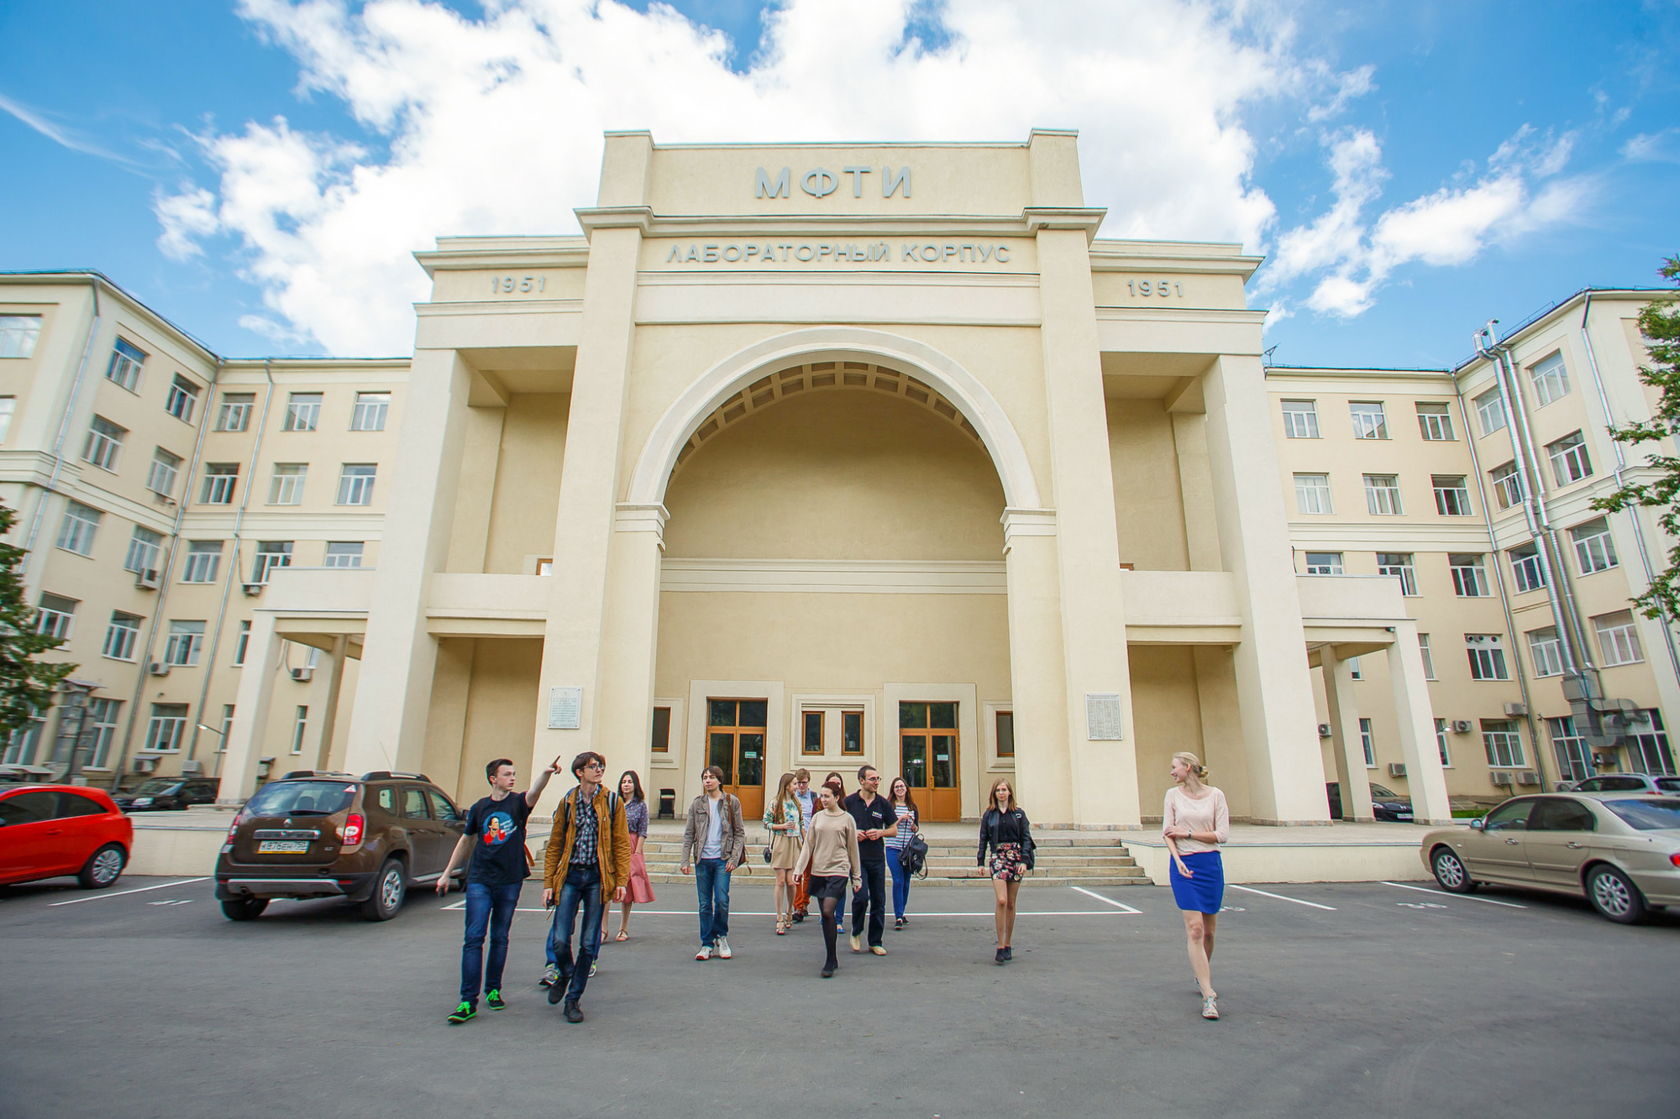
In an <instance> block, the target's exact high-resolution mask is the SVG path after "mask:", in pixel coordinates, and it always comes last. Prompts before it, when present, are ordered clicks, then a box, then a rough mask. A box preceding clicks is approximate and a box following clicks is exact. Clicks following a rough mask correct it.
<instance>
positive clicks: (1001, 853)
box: [991, 843, 1027, 882]
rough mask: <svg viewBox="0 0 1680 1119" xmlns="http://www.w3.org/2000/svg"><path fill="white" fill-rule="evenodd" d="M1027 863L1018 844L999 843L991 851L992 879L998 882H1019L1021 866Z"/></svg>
mask: <svg viewBox="0 0 1680 1119" xmlns="http://www.w3.org/2000/svg"><path fill="white" fill-rule="evenodd" d="M1026 861H1027V856H1026V855H1025V854H1023V853H1022V851H1021V845H1020V844H1019V843H999V844H998V845H997V847H996V849H994V850H993V851H992V862H991V869H992V877H993V878H994V879H996V880H997V881H999V882H1019V881H1020V880H1021V878H1022V877H1023V875H1022V873H1021V865H1022V864H1023V863H1025V862H1026Z"/></svg>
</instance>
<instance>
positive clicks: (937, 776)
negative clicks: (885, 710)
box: [898, 703, 962, 820]
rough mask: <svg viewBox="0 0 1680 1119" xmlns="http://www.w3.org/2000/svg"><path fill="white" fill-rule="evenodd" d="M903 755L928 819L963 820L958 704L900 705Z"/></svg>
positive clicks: (907, 781) (909, 781)
mask: <svg viewBox="0 0 1680 1119" xmlns="http://www.w3.org/2000/svg"><path fill="white" fill-rule="evenodd" d="M898 742H899V758H900V759H901V765H902V766H903V771H902V772H903V776H904V783H905V784H907V785H909V786H910V795H911V796H912V797H914V798H915V801H916V804H917V806H918V807H919V808H920V809H921V814H922V819H924V820H960V819H962V791H961V787H960V786H959V785H958V784H957V778H958V770H957V705H956V704H954V703H901V704H899V705H898Z"/></svg>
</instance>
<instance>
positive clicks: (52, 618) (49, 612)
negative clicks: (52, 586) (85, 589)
mask: <svg viewBox="0 0 1680 1119" xmlns="http://www.w3.org/2000/svg"><path fill="white" fill-rule="evenodd" d="M76 602H77V600H76V599H73V598H65V597H64V596H63V595H56V594H43V595H42V596H41V608H40V609H39V610H37V611H36V612H35V632H36V633H39V634H41V635H43V636H45V637H57V638H59V639H60V640H64V641H68V640H70V631H71V630H72V629H73V628H75V625H76Z"/></svg>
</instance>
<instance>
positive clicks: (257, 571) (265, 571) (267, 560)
mask: <svg viewBox="0 0 1680 1119" xmlns="http://www.w3.org/2000/svg"><path fill="white" fill-rule="evenodd" d="M290 566H292V542H291V541H290V540H262V541H259V542H258V543H257V562H256V563H255V564H254V565H253V566H252V568H251V582H253V583H266V582H268V577H269V575H270V574H272V573H273V572H274V571H275V570H276V569H277V568H281V567H290Z"/></svg>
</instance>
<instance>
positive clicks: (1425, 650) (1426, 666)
mask: <svg viewBox="0 0 1680 1119" xmlns="http://www.w3.org/2000/svg"><path fill="white" fill-rule="evenodd" d="M1418 652H1420V653H1422V654H1423V678H1424V679H1425V680H1433V679H1435V652H1434V650H1432V649H1430V647H1429V635H1428V634H1427V633H1420V634H1418Z"/></svg>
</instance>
